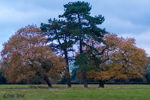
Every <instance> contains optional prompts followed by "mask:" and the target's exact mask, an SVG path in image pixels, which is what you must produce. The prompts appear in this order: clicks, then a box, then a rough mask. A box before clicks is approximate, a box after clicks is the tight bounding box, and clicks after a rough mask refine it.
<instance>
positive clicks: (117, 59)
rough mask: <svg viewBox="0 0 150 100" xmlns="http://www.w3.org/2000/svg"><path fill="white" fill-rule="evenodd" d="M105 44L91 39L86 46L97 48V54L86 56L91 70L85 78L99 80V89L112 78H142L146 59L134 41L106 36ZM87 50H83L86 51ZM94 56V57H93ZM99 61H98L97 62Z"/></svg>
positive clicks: (143, 52)
mask: <svg viewBox="0 0 150 100" xmlns="http://www.w3.org/2000/svg"><path fill="white" fill-rule="evenodd" d="M103 40H104V43H105V44H100V43H98V42H95V44H93V43H94V41H93V40H92V39H91V40H90V41H89V42H88V44H90V45H95V46H97V47H96V48H97V50H98V51H99V52H98V53H96V52H92V53H89V54H87V57H88V58H90V60H89V62H92V64H93V70H91V71H88V72H87V78H88V79H90V78H92V79H95V80H99V82H100V84H99V87H102V88H103V87H104V83H105V82H106V81H109V80H111V79H113V78H115V79H125V80H127V79H128V78H130V79H133V78H137V77H141V78H143V75H142V73H143V72H144V67H145V66H147V64H148V63H147V62H148V58H147V57H146V53H145V51H144V50H143V49H141V48H138V47H137V46H136V45H135V39H133V38H127V39H124V38H123V37H117V35H116V34H106V35H105V36H104V38H103ZM88 49H89V48H85V51H88ZM93 55H94V56H93ZM95 59H96V60H95ZM97 59H99V61H97Z"/></svg>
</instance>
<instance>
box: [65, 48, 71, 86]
mask: <svg viewBox="0 0 150 100" xmlns="http://www.w3.org/2000/svg"><path fill="white" fill-rule="evenodd" d="M65 60H66V64H67V83H68V88H71V79H70V73H69V63H68V53H67V50H65Z"/></svg>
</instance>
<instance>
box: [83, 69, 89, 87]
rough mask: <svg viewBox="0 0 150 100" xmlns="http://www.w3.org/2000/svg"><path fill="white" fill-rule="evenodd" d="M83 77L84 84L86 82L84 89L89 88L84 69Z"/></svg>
mask: <svg viewBox="0 0 150 100" xmlns="http://www.w3.org/2000/svg"><path fill="white" fill-rule="evenodd" d="M82 77H83V82H84V88H88V83H87V78H86V71H85V70H84V69H83V70H82Z"/></svg>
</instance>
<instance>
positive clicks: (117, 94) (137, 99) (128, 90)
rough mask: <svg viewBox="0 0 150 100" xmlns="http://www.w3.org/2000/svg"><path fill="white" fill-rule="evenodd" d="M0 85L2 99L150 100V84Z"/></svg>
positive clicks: (0, 98)
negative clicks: (103, 85) (87, 85)
mask: <svg viewBox="0 0 150 100" xmlns="http://www.w3.org/2000/svg"><path fill="white" fill-rule="evenodd" d="M53 87H54V88H52V89H49V88H47V85H0V100H150V85H105V88H104V89H101V88H97V87H98V85H89V88H87V89H85V88H83V85H72V88H67V85H53Z"/></svg>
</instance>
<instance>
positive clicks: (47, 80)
mask: <svg viewBox="0 0 150 100" xmlns="http://www.w3.org/2000/svg"><path fill="white" fill-rule="evenodd" d="M44 80H45V82H46V83H47V85H48V87H49V88H53V87H52V84H51V81H50V79H49V78H48V76H45V77H44Z"/></svg>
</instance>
